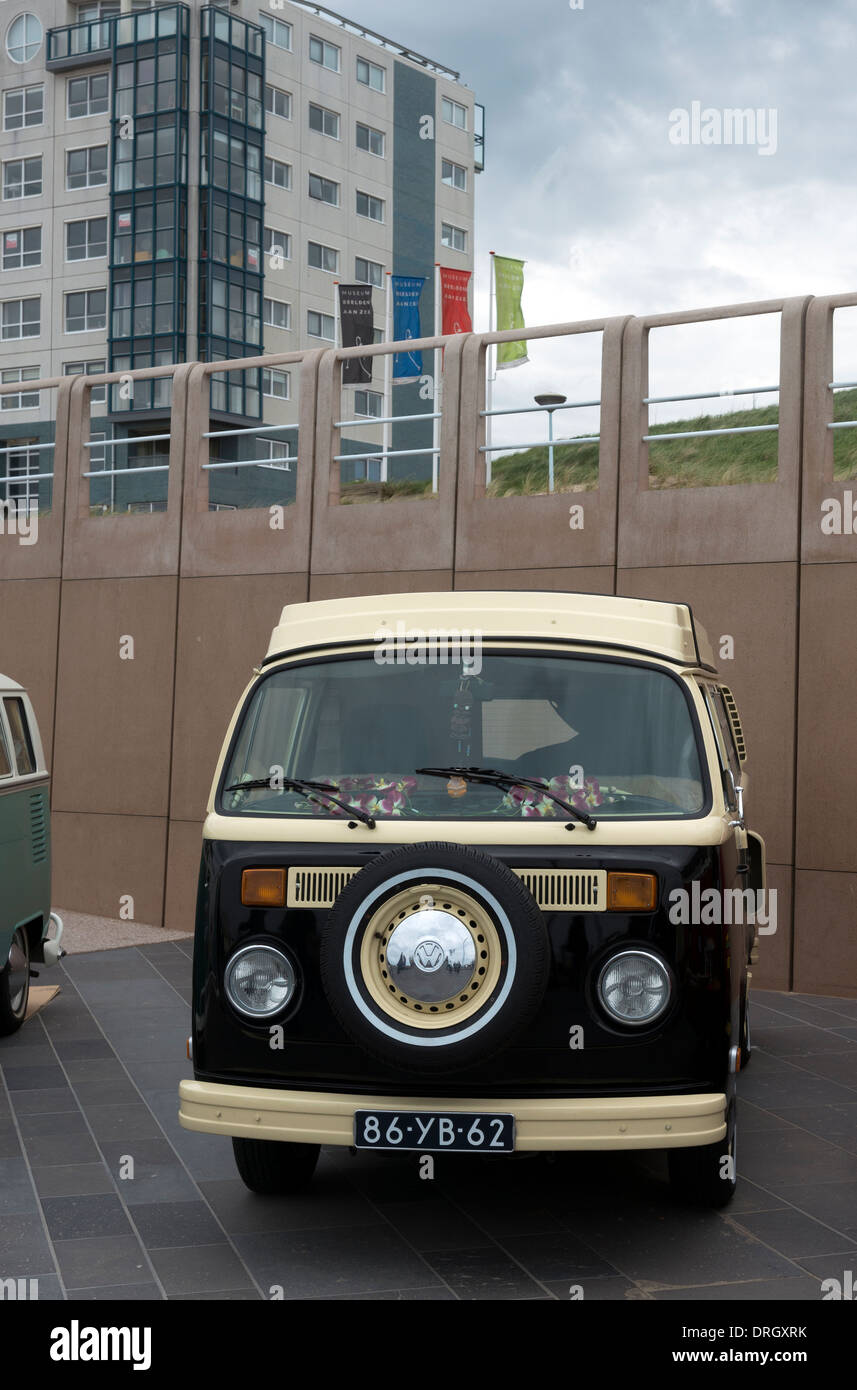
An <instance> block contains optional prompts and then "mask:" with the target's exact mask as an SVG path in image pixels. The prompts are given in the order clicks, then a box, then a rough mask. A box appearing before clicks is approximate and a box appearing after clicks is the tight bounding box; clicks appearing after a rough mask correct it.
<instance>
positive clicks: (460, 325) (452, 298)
mask: <svg viewBox="0 0 857 1390" xmlns="http://www.w3.org/2000/svg"><path fill="white" fill-rule="evenodd" d="M470 274H471V272H470V271H469V270H451V269H450V268H449V267H448V266H444V265H442V266H441V267H440V297H441V306H442V307H441V322H442V327H441V330H440V331H441V333H443V334H446V333H472V332H473V324H472V322H471V319H470V310H469V309H468V307H467V287H468V285H469V284H470Z"/></svg>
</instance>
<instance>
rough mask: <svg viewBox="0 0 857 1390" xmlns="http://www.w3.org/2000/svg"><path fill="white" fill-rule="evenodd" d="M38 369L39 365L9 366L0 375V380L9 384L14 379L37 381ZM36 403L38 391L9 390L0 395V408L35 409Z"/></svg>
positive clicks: (6, 384) (37, 402) (37, 401)
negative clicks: (6, 393) (5, 393)
mask: <svg viewBox="0 0 857 1390" xmlns="http://www.w3.org/2000/svg"><path fill="white" fill-rule="evenodd" d="M40 370H41V369H40V368H39V367H9V368H7V370H6V371H5V372H3V373H2V375H0V382H2V384H3V385H4V386H11V385H12V383H13V382H16V381H17V382H23V381H38V379H39V372H40ZM38 405H39V393H38V391H10V392H9V394H8V395H3V396H0V410H36V409H38Z"/></svg>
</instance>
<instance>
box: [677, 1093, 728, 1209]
mask: <svg viewBox="0 0 857 1390" xmlns="http://www.w3.org/2000/svg"><path fill="white" fill-rule="evenodd" d="M737 1138H738V1126H737V1117H736V1105H735V1101H734V1100H732V1101H731V1102H730V1104H729V1108H728V1110H727V1114H726V1134H725V1136H724V1138H723V1139H720V1140H719V1141H718V1142H717V1143H716V1144H703V1145H700V1146H699V1147H698V1148H694V1149H669V1150H668V1151H667V1162H668V1164H669V1174H670V1183H671V1185H672V1189H673V1192H674V1193H675V1195H676V1196H677V1197H678V1198H679V1199H680V1200H682V1201H685V1202H691V1203H693V1204H694V1205H696V1206H706V1207H725V1206H727V1205H728V1204H729V1202H731V1201H732V1198H733V1197H734V1196H735V1190H736V1188H737V1186H738V1173H737V1169H736V1166H735V1161H736V1152H737ZM727 1158H728V1159H729V1160H730V1163H729V1164H728V1165H727V1164H726V1163H724V1160H725V1159H727Z"/></svg>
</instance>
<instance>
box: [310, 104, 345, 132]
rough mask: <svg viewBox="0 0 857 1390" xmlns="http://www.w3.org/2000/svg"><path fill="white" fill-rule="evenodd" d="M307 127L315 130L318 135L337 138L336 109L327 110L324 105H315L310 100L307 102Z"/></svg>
mask: <svg viewBox="0 0 857 1390" xmlns="http://www.w3.org/2000/svg"><path fill="white" fill-rule="evenodd" d="M309 128H310V130H315V131H317V132H318V134H319V135H329V136H330V138H331V140H338V139H339V115H338V113H337V112H336V111H328V109H327V107H326V106H316V105H315V103H314V102H312V101H311V102H310V104H309Z"/></svg>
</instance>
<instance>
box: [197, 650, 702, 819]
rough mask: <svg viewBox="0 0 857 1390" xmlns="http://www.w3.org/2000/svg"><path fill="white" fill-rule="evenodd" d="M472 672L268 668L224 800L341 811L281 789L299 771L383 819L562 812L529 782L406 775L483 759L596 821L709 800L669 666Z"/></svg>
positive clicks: (580, 665)
mask: <svg viewBox="0 0 857 1390" xmlns="http://www.w3.org/2000/svg"><path fill="white" fill-rule="evenodd" d="M475 669H476V667H475V665H473V664H471V665H470V666H468V665H467V664H464V665H462V664H458V665H446V664H440V663H439V664H436V665H431V664H423V665H408V664H389V665H387V664H379V663H378V662H377V661H376V660H375V659H373V656H372V655H368V656H359V657H352V658H336V659H333V660H328V661H318V662H314V663H305V664H302V665H296V666H291V667H284V668H279V669H277V670H275V671H274V672H272V673H271V675H269V676H267V677H265V678H264V679H263V680H262V681H261V682H260V684H259V685H258V686H257V688H256V690H255V692H254V693H253V695H252V697H251V699H250V701H249V704H248V705H247V708H246V709H245V711H244V714H243V717H242V719H241V721H240V723H239V726H238V729H237V733H236V737H235V740H234V742H233V747H232V752H231V756H230V757H229V758H228V760H227V765H226V768H225V771H224V775H223V779H222V781H221V788H222V789H230V790H221V793H220V800H219V809H220V810H221V811H222V812H225V813H226V814H227V815H247V814H249V815H262V816H309V815H313V816H342V815H347V813H346V812H345V811H342V810H340V809H338V808H337V807H336V806H335V805H333V804H331V803H327V804H319V802H313V801H310V800H309V799H308V798H307V797H306V796H305V795H301V793H300V792H299V791H297V790H290V791H286V790H284V789H283V788H282V785H281V783H282V782H283V781H284V780H286V779H288V778H295V779H303V780H305V781H313V782H317V783H321V784H323V785H325V786H329V787H331V789H334V790H335V789H337V788H338V789H339V795H340V796H341V797H342V798H344V799H345V800H346V801H348V802H349V803H351V804H352V805H354V806H358V807H359V808H360V809H362V810H364V811H366V812H368V813H369V814H370V815H372V816H375V817H377V818H379V819H383V818H386V817H413V818H420V819H427V820H428V819H449V818H452V819H486V818H488V819H494V818H498V819H503V818H510V819H520V818H521V817H524V818H536V817H543V818H544V819H546V820H553V819H560V820H565V819H567V817H568V813H567V812H566V811H564V810H563V809H562V808H561V807H559V806H557V805H556V803H555V802H553V801H551V800H550V799H549V798H547V797H545V796H543V795H542V794H541V793H540V792H539V791H538V790H536V789H534V788H531V787H523V786H522V787H517V788H511V789H509V790H504V789H502V788H498V787H496V786H490V785H484V784H479V783H471V782H468V783H466V784H465V783H463V782H460V781H459V779H454V778H450V779H448V780H446V781H445V780H444V779H443V778H437V777H429V776H427V775H425V774H422V775H420V774H418V773H417V768H421V767H428V766H434V767H437V766H442V767H450V766H456V767H471V766H480V767H490V768H496V769H497V770H499V771H501V772H503V773H506V774H509V775H511V776H512V777H514V776H515V775H516V774H517V775H519V776H521V777H527V778H531V779H532V778H537V779H540V780H543V781H545V782H547V783H549V786H550V790H551V791H553V792H554V793H555V795H557V796H559V797H561V798H562V799H564V800H566V801H568V802H570V803H571V805H573V806H576V807H577V808H578V809H579V810H581V811H585V812H588V813H590V814H593V815H596V816H597V817H598V819H599V820H603V819H605V818H619V817H634V818H640V817H645V818H649V817H652V816H658V817H659V816H669V817H675V816H694V815H699V814H701V812H702V811H703V810H704V808H705V805H706V799H707V795H708V792H707V782H706V778H705V776H704V773H703V770H702V767H701V764H700V755H699V746H698V733H697V729H698V726H697V723H696V717H695V715H694V713H693V711H692V706H691V704H690V701H689V698H688V696H687V694H686V693H685V690H684V687H683V686H682V684H681V682H680V681H679V680H678V679H677V678H675V677H673V676H672V675H670V674H669V673H668V672H666V671H664V670H662V669H660V668H656V667H652V666H646V665H643V664H639V663H635V662H631V661H617V660H610V659H602V658H584V657H576V656H553V655H544V654H539V653H532V654H525V655H506V654H501V653H497V654H492V653H490V652H485V653H483V654H482V656H481V659H480V661H479V663H478V674H475ZM260 782H261V783H262V785H258V783H260ZM240 783H248V784H249V783H256V784H257V785H255V786H249V785H248V786H247V787H246V788H245V787H242V786H236V784H240ZM278 783H279V784H280V785H278Z"/></svg>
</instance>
